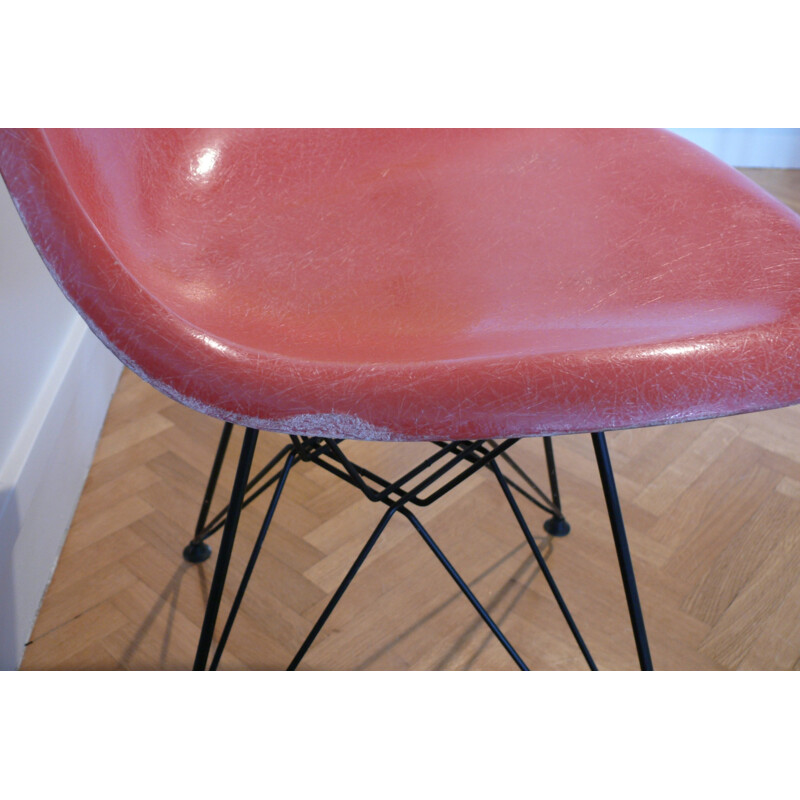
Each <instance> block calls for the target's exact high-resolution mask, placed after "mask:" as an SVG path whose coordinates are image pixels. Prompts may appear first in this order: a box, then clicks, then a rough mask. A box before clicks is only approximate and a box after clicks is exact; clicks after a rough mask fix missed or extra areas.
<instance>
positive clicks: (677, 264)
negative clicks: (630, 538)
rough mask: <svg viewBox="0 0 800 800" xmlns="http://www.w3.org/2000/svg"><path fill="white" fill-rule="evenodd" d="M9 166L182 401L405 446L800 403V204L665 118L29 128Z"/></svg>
mask: <svg viewBox="0 0 800 800" xmlns="http://www.w3.org/2000/svg"><path fill="white" fill-rule="evenodd" d="M0 169H2V173H3V175H4V178H5V180H6V182H7V184H8V186H9V189H10V191H11V194H12V196H13V197H14V200H15V202H16V203H17V207H18V209H19V211H20V213H21V215H22V218H23V220H24V221H25V223H26V225H27V227H28V230H29V232H30V234H31V236H32V238H33V240H34V242H35V243H36V245H37V247H38V248H39V250H40V252H41V254H42V256H43V258H44V260H45V262H46V263H47V264H48V266H49V268H50V269H51V271H52V272H53V274H54V276H55V277H56V279H57V280H58V282H59V284H60V285H61V286H62V288H63V290H64V291H65V293H66V294H67V296H68V297H69V298H70V299H71V301H72V302H73V303H74V304H75V306H76V307H77V308H78V310H79V311H80V312H81V313H82V314H83V316H84V318H85V319H86V321H87V322H88V323H89V325H90V326H91V327H92V329H93V330H94V331H95V333H96V334H97V335H98V336H100V337H101V339H103V340H104V341H105V342H106V344H107V345H108V346H109V347H110V348H111V349H112V350H113V351H114V352H115V353H116V354H117V355H118V356H119V357H120V358H121V359H122V361H123V362H125V363H126V364H127V365H128V366H129V367H130V368H131V369H133V370H134V371H135V372H137V373H138V374H139V375H141V376H142V377H143V378H145V379H146V380H148V381H150V382H151V383H152V384H154V385H155V386H157V387H158V388H159V389H161V390H162V391H164V392H166V393H167V394H168V395H170V396H172V397H174V398H176V399H178V400H180V401H181V402H183V403H186V404H187V405H189V406H192V407H194V408H196V409H199V410H201V411H204V412H206V413H208V414H212V415H214V416H217V417H220V418H223V419H226V420H229V421H232V422H236V423H240V424H245V425H249V426H251V427H257V428H262V429H268V430H274V431H284V432H289V433H297V434H306V435H312V436H328V437H337V438H356V439H379V440H410V439H476V438H487V437H509V436H526V435H536V434H556V433H567V432H584V431H593V430H612V429H616V428H624V427H633V426H642V425H653V424H659V423H665V422H676V421H683V420H693V419H700V418H706V417H713V416H721V415H725V414H734V413H740V412H744V411H754V410H760V409H765V408H773V407H778V406H782V405H787V404H790V403H794V402H797V401H798V400H800V349H799V347H798V344H799V343H800V218H798V217H797V216H796V215H795V214H794V213H793V212H791V211H790V210H788V209H787V208H785V207H784V206H783V205H781V204H780V203H778V202H777V201H776V200H774V199H772V198H771V197H770V196H769V195H767V194H766V193H765V192H763V191H762V190H761V189H759V188H758V187H756V186H755V185H754V184H753V183H752V182H750V181H749V180H747V179H746V178H744V177H743V176H741V175H740V174H739V173H737V172H736V171H735V170H733V169H731V168H729V167H727V166H725V165H724V164H722V163H720V162H719V161H717V160H716V159H715V158H713V157H712V156H710V155H709V154H707V153H705V152H704V151H702V150H700V149H699V148H696V147H695V146H693V145H691V144H689V143H688V142H686V141H684V140H682V139H680V138H679V137H677V136H674V135H672V134H669V133H666V132H662V131H650V130H634V131H623V130H598V131H579V130H374V131H370V130H329V131H326V130H300V131H271V130H270V131H251V130H221V131H217V130H202V131H193V130H178V131H166V130H155V131H123V130H113V131H74V130H58V131H56V130H52V131H39V130H36V131H22V132H18V131H17V132H13V133H10V132H9V133H4V134H3V135H2V137H1V138H0Z"/></svg>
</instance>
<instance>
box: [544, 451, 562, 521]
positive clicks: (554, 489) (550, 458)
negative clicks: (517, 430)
mask: <svg viewBox="0 0 800 800" xmlns="http://www.w3.org/2000/svg"><path fill="white" fill-rule="evenodd" d="M543 439H544V457H545V459H546V460H547V474H548V476H549V477H550V496H551V497H552V498H553V505H554V506H555V507H556V508H557V509H558V511H557V514H556V515H557V516H558V517H559V518H560V519H563V518H564V515H563V514H562V512H561V495H560V494H559V493H558V475H557V474H556V459H555V456H554V455H553V440H552V438H550V437H549V436H545V437H543Z"/></svg>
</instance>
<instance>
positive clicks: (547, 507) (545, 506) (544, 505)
mask: <svg viewBox="0 0 800 800" xmlns="http://www.w3.org/2000/svg"><path fill="white" fill-rule="evenodd" d="M487 441H488V443H489V444H490V445H491V446H492V447H495V448H497V447H499V445H498V444H497V442H496V441H495V440H494V439H488V440H487ZM434 444H435V445H436V446H437V447H441V446H442V442H434ZM478 452H479V453H480V454H481V455H486V453H487V452H489V451H487V450H486V449H485V448H480V450H479V451H478ZM479 458H480V456H479V455H477V454H476V453H471V454H470V455H468V456H467V460H468V461H471V462H472V463H474V462H475V461H477V460H478V459H479ZM500 458H502V459H503V461H505V462H506V463H507V464H508V465H509V466H510V467H511V468H512V469H513V470H514V471H515V472H516V473H517V474H519V475H520V477H522V479H523V480H524V481H525V483H527V484H528V486H530V487H531V488H532V489H533V490H534V491H535V492H536V493H537V494H538V495H539V497H540V498H541V500H537V499H536V498H535V497H534V496H533V495H532V494H531V493H530V492H529V491H527V489H524V488H523V487H522V486H520V485H519V484H518V483H517V482H516V481H513V480H512V479H511V478H506V480H507V481H508V485H509V486H510V487H511V488H512V489H514V490H515V491H517V492H519V493H520V494H521V495H522V496H523V497H524V498H525V499H526V500H529V501H530V502H531V503H533V504H534V505H535V506H536V507H537V508H541V509H542V511H547V512H548V513H549V514H554V513H555V509H554V507H553V501H552V500H551V499H550V498H549V497H548V496H547V495H546V494H545V493H544V492H543V491H542V490H541V489H540V488H539V487H538V486H537V485H536V483H535V481H534V480H533V479H532V478H531V477H530V476H529V475H528V473H527V472H525V470H524V469H522V467H520V466H519V464H517V462H516V461H514V459H513V458H511V456H510V455H509V454H508V453H501V454H500ZM542 501H544V502H542Z"/></svg>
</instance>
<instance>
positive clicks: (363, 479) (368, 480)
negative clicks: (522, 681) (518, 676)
mask: <svg viewBox="0 0 800 800" xmlns="http://www.w3.org/2000/svg"><path fill="white" fill-rule="evenodd" d="M231 430H232V425H231V424H230V423H226V424H225V427H224V428H223V432H222V436H221V438H220V443H219V447H218V448H217V454H216V457H215V459H214V465H213V467H212V471H211V476H210V478H209V482H208V486H207V489H206V493H205V497H204V499H203V503H202V506H201V510H200V515H199V518H198V522H197V526H196V529H195V536H194V538H193V539H192V541H191V542H190V544H189V545H188V546H187V547H186V548H185V550H184V557H185V558H186V559H187V560H189V561H193V562H199V561H203V560H205V559H206V558H207V557H208V553H209V552H210V549H209V548H208V545H207V544H206V543H205V540H206V539H207V538H208V537H210V536H212V535H213V534H214V533H215V532H217V531H218V530H220V529H221V528H222V529H223V535H222V541H221V543H220V548H219V555H218V558H217V564H216V567H215V571H214V577H213V580H212V584H211V589H210V591H209V599H208V605H207V607H206V615H205V619H204V622H203V629H202V632H201V636H200V642H199V644H198V649H197V655H196V658H195V664H194V668H195V669H196V670H203V669H205V668H206V665H207V663H208V656H209V654H210V650H211V643H212V639H213V635H214V629H215V626H216V620H217V615H218V612H219V606H220V601H221V598H222V590H223V588H224V585H225V580H226V576H227V571H228V566H229V563H230V556H231V552H232V549H233V542H234V539H235V535H236V528H237V526H238V520H239V515H240V513H241V511H242V509H243V508H244V507H246V506H247V505H248V504H249V503H251V502H253V500H255V499H256V498H257V497H259V496H260V495H261V494H263V493H264V492H265V491H266V490H267V489H268V488H270V487H271V486H274V487H275V488H274V490H273V494H272V499H271V502H270V505H269V510H268V511H267V515H266V517H265V519H264V522H263V524H262V526H261V529H260V531H259V534H258V537H257V539H256V542H255V545H254V547H253V551H252V553H251V556H250V559H249V562H248V565H247V568H246V569H245V572H244V575H243V577H242V579H241V583H240V585H239V589H238V591H237V593H236V597H235V599H234V602H233V605H232V607H231V609H230V612H229V615H228V618H227V621H226V623H225V626H224V629H223V632H222V634H221V636H220V639H219V641H218V643H217V647H216V650H215V653H214V656H213V658H212V660H211V664H210V668H211V669H212V670H213V669H216V668H217V666H218V664H219V661H220V658H221V656H222V652H223V650H224V648H225V644H226V642H227V640H228V637H229V635H230V632H231V629H232V627H233V624H234V620H235V618H236V614H237V612H238V610H239V607H240V605H241V602H242V600H243V598H244V594H245V591H246V588H247V585H248V582H249V580H250V577H251V575H252V572H253V569H254V567H255V564H256V561H257V559H258V555H259V553H260V552H261V548H262V546H263V544H264V540H265V538H266V535H267V532H268V530H269V527H270V523H271V521H272V518H273V515H274V513H275V509H276V508H277V505H278V502H279V500H280V497H281V493H282V492H283V488H284V486H285V483H286V480H287V478H288V475H289V472H290V471H291V469H292V467H293V466H294V465H295V464H296V463H297V462H298V461H307V462H314V463H315V464H317V465H318V466H319V467H321V468H323V469H325V470H327V471H328V472H331V473H332V474H334V475H336V476H337V477H339V478H341V479H342V480H343V481H345V482H346V483H349V484H351V485H352V486H355V487H356V488H358V489H359V490H360V491H361V492H362V493H363V494H364V496H365V497H367V498H368V499H369V500H371V501H372V502H375V503H381V504H383V505H385V506H387V510H386V511H385V513H384V515H383V517H382V518H381V520H380V522H379V523H378V525H377V526H376V528H375V529H374V530H373V532H372V534H371V535H370V537H369V538H368V539H367V541H366V543H365V544H364V546H363V548H362V550H361V552H360V553H359V555H358V557H357V558H356V560H355V562H354V563H353V565H352V566H351V568H350V569H349V571H348V572H347V574H346V575H345V576H344V578H343V580H342V582H341V583H340V585H339V587H338V588H337V589H336V591H335V592H334V593H333V596H332V597H331V599H330V601H329V602H328V605H327V606H326V607H325V609H324V611H323V612H322V614H321V615H320V617H319V619H318V620H317V622H316V623H315V624H314V626H313V627H312V629H311V631H310V632H309V634H308V636H307V637H306V639H305V641H304V642H303V644H302V645H301V647H300V649H299V650H298V652H297V654H296V655H295V657H294V658H293V659H292V661H291V663H290V664H289V667H288V669H290V670H293V669H296V668H297V666H298V665H299V664H300V662H301V660H302V658H303V656H304V655H305V653H306V652H307V651H308V649H309V648H310V647H311V645H312V644H313V642H314V640H315V638H316V637H317V635H318V634H319V632H320V631H321V630H322V627H323V626H324V624H325V622H326V621H327V619H328V617H329V616H330V615H331V613H332V612H333V610H334V608H335V607H336V605H337V603H338V602H339V600H341V598H342V596H343V595H344V593H345V591H346V590H347V587H348V586H349V585H350V583H351V582H352V581H353V579H354V578H355V576H356V574H357V573H358V571H359V569H360V568H361V566H362V564H363V563H364V561H365V560H366V559H367V557H368V555H369V553H370V552H371V550H372V548H373V547H374V546H375V544H376V543H377V541H378V540H379V538H380V537H381V535H382V534H383V532H384V530H385V529H386V526H387V525H388V523H389V521H390V520H391V519H392V517H394V516H395V514H398V513H399V514H400V515H401V516H403V517H405V518H406V519H407V520H408V521H409V523H410V524H411V525H412V526H413V528H414V529H415V530H416V532H417V533H418V534H419V536H420V537H421V538H422V539H423V541H424V542H425V543H426V545H427V546H428V547H429V548H430V550H431V551H432V552H433V554H434V555H435V556H436V558H437V559H438V560H439V562H440V563H441V565H442V566H443V568H444V569H445V571H446V572H447V573H448V574H449V575H450V577H451V578H452V579H453V581H454V582H455V583H456V585H457V586H458V587H459V589H460V590H461V591H462V592H463V593H464V595H465V596H466V597H467V599H468V600H469V602H470V603H471V604H472V606H473V607H474V608H475V610H476V611H477V613H478V615H479V616H480V617H481V618H482V619H483V621H484V622H485V623H486V625H487V627H488V628H489V629H490V631H491V632H492V633H493V634H494V635H495V637H496V638H497V639H498V641H499V642H500V644H501V645H502V646H503V647H504V648H505V650H506V652H507V653H508V654H509V656H510V657H511V658H512V660H513V661H514V662H515V663H516V665H517V666H518V667H519V668H520V669H523V670H527V666H526V665H525V662H524V661H523V660H522V658H521V657H520V656H519V654H518V653H517V652H516V650H515V649H514V648H513V647H512V645H511V644H510V642H509V641H508V640H507V639H506V637H505V636H504V634H503V633H502V631H501V630H500V628H499V627H498V626H497V625H496V623H495V622H494V620H493V619H492V618H491V616H490V615H489V613H488V612H487V611H486V609H485V608H484V607H483V606H482V605H481V603H480V601H479V600H478V599H477V597H476V596H475V595H474V593H473V592H472V590H471V589H470V588H469V586H468V585H467V584H466V582H465V581H464V580H463V578H462V577H461V576H460V575H459V574H458V572H457V571H456V569H455V568H454V567H453V565H452V564H451V563H450V562H449V561H448V559H447V557H446V556H445V554H444V553H443V552H442V551H441V549H440V548H439V547H438V545H437V544H436V542H435V541H434V540H433V538H432V537H431V535H430V533H429V532H428V531H427V530H426V529H425V527H424V526H423V525H422V523H421V522H420V521H419V519H418V518H417V516H416V515H415V514H414V513H412V511H411V507H412V506H428V505H431V504H432V503H434V502H436V500H438V499H439V498H441V497H442V496H444V495H445V494H447V493H448V492H449V491H451V490H452V489H454V488H455V487H456V486H458V485H459V484H460V483H462V482H463V481H465V480H466V479H467V478H469V477H470V476H471V475H474V474H475V473H476V472H477V471H479V470H481V469H484V468H486V469H490V470H491V471H492V473H493V474H494V475H495V477H496V479H497V481H498V483H499V485H500V488H501V490H502V492H503V494H504V495H505V497H506V500H507V501H508V503H509V506H510V507H511V510H512V512H513V514H514V516H515V518H516V520H517V523H518V524H519V526H520V528H521V530H522V533H523V535H524V537H525V540H526V541H527V543H528V546H529V547H530V549H531V551H532V553H533V555H534V558H535V560H536V562H537V564H538V565H539V568H540V570H541V572H542V574H543V576H544V578H545V580H546V581H547V583H548V586H549V587H550V589H551V591H552V592H553V596H554V597H555V599H556V602H557V604H558V606H559V609H560V610H561V612H562V614H563V615H564V618H565V620H566V622H567V625H568V626H569V628H570V631H571V632H572V634H573V637H574V638H575V641H576V643H577V645H578V647H579V649H580V650H581V653H582V654H583V656H584V658H585V659H586V663H587V665H588V666H589V668H590V669H592V670H594V669H597V667H596V665H595V663H594V661H593V659H592V657H591V655H590V653H589V650H588V648H587V647H586V644H585V642H584V640H583V638H582V637H581V635H580V633H579V631H578V628H577V626H576V624H575V622H574V620H573V619H572V616H571V614H570V612H569V610H568V608H567V606H566V603H565V602H564V600H563V598H562V597H561V593H560V592H559V590H558V587H557V585H556V583H555V581H554V579H553V577H552V575H551V573H550V570H549V568H548V566H547V563H546V561H545V559H544V557H543V556H542V554H541V551H540V550H539V547H538V545H537V544H536V540H535V539H534V537H533V535H532V534H531V532H530V528H529V527H528V524H527V522H526V521H525V518H524V516H523V515H522V512H521V510H520V508H519V505H518V503H517V501H516V498H515V495H514V493H515V492H516V493H517V494H519V495H520V496H521V497H524V498H526V499H527V500H528V501H529V502H531V503H532V504H533V505H535V506H536V507H538V508H540V509H542V510H544V511H546V512H547V513H549V514H550V515H551V516H550V518H549V519H548V520H547V521H546V522H545V523H544V527H545V530H547V531H548V533H551V535H556V536H559V535H560V536H563V535H566V533H568V532H569V524H568V523H567V521H566V519H565V518H564V515H563V513H562V511H561V500H560V496H559V491H558V481H557V476H556V468H555V460H554V457H553V448H552V440H551V439H550V437H544V446H545V456H546V459H547V466H548V473H549V479H550V495H549V496H548V495H547V494H546V493H545V492H543V491H542V490H541V489H540V488H539V486H538V485H537V484H536V483H535V482H534V481H533V480H532V479H531V478H530V477H529V476H528V475H527V473H525V472H524V470H522V468H521V467H520V466H519V465H518V464H517V463H516V462H515V461H514V460H513V459H512V458H511V457H510V456H509V454H508V452H507V451H508V450H509V449H510V448H511V447H512V446H513V445H514V444H515V443H516V442H517V441H518V440H517V439H506V440H504V441H502V442H499V443H498V442H497V441H495V440H492V439H484V440H477V441H455V442H434V443H433V444H434V445H435V446H436V447H437V450H436V451H435V452H434V453H433V454H432V455H431V456H429V457H428V458H426V459H425V460H424V461H422V462H421V463H420V464H418V465H417V466H416V467H414V468H413V469H412V470H410V471H409V472H407V473H406V474H405V475H403V476H402V477H400V478H399V479H397V480H394V481H389V480H387V479H385V478H383V477H381V476H379V475H377V474H375V473H374V472H372V471H371V470H369V469H367V468H366V467H363V466H362V465H360V464H357V463H355V462H354V461H352V460H351V459H349V458H348V457H347V456H346V455H345V454H344V452H343V451H342V448H341V444H342V440H339V439H325V438H317V437H306V436H291V437H290V443H289V444H287V445H286V446H284V447H283V448H282V449H281V450H280V451H279V452H278V453H277V454H276V455H275V456H274V457H273V458H272V459H271V460H270V461H269V462H268V463H267V465H266V466H264V467H263V468H262V469H260V470H259V471H258V472H257V473H256V475H255V476H254V477H252V478H250V470H251V465H252V460H253V454H254V452H255V443H256V439H257V436H258V431H256V430H253V429H247V430H246V431H245V436H244V441H243V443H242V449H241V453H240V457H239V466H238V469H237V474H236V480H235V483H234V488H233V492H232V495H231V500H230V503H229V504H228V505H227V506H226V507H225V508H223V509H222V510H221V511H220V512H218V513H217V514H216V516H214V517H213V518H212V519H211V520H210V521H208V515H209V509H210V507H211V501H212V499H213V495H214V491H215V489H216V484H217V479H218V477H219V472H220V469H221V466H222V463H223V460H224V458H225V453H226V450H227V447H228V443H229V441H230V435H231ZM593 436H594V437H600V439H599V440H596V441H601V442H602V443H603V445H604V443H605V439H604V437H603V434H593ZM595 446H596V448H597V446H598V445H597V443H596V445H595ZM598 452H599V451H598ZM501 460H502V461H503V462H504V463H506V464H508V465H510V467H511V469H512V470H513V471H514V472H515V473H516V475H517V476H518V477H519V478H521V479H522V481H523V482H524V483H525V484H526V486H521V485H520V484H519V483H518V482H516V481H513V480H511V479H510V478H508V477H507V476H506V475H505V474H504V473H503V472H502V471H501V469H500V465H499V462H500V461H501ZM606 462H607V463H606ZM598 464H599V465H600V468H601V477H603V486H604V489H605V488H606V486H607V484H608V478H609V476H610V486H611V490H612V493H611V495H609V493H608V492H606V500H607V503H610V504H609V515H610V518H611V521H612V530H613V532H614V541H615V545H616V546H617V552H618V556H619V560H620V568H621V569H622V570H623V584H624V585H625V590H626V597H628V605H629V610H630V613H631V620H632V622H633V624H634V635H635V637H636V642H637V652H639V656H640V663H641V665H642V668H643V669H652V666H651V665H650V664H649V652H648V650H647V640H646V634H645V631H644V624H643V622H642V621H641V609H640V608H639V601H638V595H636V587H635V580H634V578H633V569H632V566H631V565H630V556H629V554H627V558H625V557H623V555H620V553H621V552H622V551H624V553H627V541H626V540H625V532H624V527H622V516H621V513H619V503H618V500H617V499H616V489H615V488H614V487H613V475H612V474H611V473H610V469H611V465H610V462H608V459H607V451H606V460H605V462H604V463H601V459H600V455H598ZM279 465H281V466H280V468H278V467H279ZM604 469H606V470H607V473H608V474H607V475H605V476H603V470H604ZM512 489H513V491H512ZM609 497H611V499H610V500H609ZM615 502H616V507H615V508H616V512H617V513H616V516H615V515H614V514H613V513H612V508H613V507H614V505H613V504H614V503H615ZM631 587H632V590H631ZM637 609H638V612H637ZM639 623H641V624H639ZM643 654H646V656H647V658H646V659H645V660H643Z"/></svg>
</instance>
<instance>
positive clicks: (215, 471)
mask: <svg viewBox="0 0 800 800" xmlns="http://www.w3.org/2000/svg"><path fill="white" fill-rule="evenodd" d="M232 430H233V423H232V422H226V423H225V424H224V425H223V426H222V435H221V436H220V438H219V444H218V445H217V454H216V456H214V465H213V466H212V467H211V475H209V477H208V484H207V485H206V494H205V497H204V498H203V505H202V506H200V515H199V516H198V517H197V527H195V529H194V539H193V540H192V544H199V543H200V542H201V541H202V540H203V539H202V534H203V530H204V529H205V527H206V520H207V519H208V510H209V509H210V508H211V501H212V500H213V499H214V491H215V490H216V488H217V480H218V479H219V473H220V470H221V469H222V463H223V461H224V460H225V452H226V451H227V449H228V442H229V441H230V439H231V431H232Z"/></svg>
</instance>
